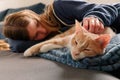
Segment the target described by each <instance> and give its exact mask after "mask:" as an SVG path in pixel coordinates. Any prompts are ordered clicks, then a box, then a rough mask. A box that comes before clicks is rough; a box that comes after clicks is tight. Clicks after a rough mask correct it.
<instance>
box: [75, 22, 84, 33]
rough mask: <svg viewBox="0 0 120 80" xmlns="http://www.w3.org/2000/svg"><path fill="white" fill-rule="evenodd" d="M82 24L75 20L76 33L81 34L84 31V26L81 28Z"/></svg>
mask: <svg viewBox="0 0 120 80" xmlns="http://www.w3.org/2000/svg"><path fill="white" fill-rule="evenodd" d="M81 24H82V23H80V22H79V21H78V20H75V31H76V32H79V31H80V32H81V31H82V26H81Z"/></svg>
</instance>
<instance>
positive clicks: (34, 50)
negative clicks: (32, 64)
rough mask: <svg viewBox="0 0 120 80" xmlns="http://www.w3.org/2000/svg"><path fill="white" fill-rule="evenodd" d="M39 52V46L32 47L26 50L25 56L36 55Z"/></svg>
mask: <svg viewBox="0 0 120 80" xmlns="http://www.w3.org/2000/svg"><path fill="white" fill-rule="evenodd" d="M38 53H39V48H35V47H31V48H28V49H27V50H26V51H25V52H24V56H25V57H29V56H35V55H36V54H38Z"/></svg>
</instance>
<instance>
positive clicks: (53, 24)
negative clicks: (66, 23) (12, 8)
mask: <svg viewBox="0 0 120 80" xmlns="http://www.w3.org/2000/svg"><path fill="white" fill-rule="evenodd" d="M29 18H30V19H33V20H36V21H37V22H38V23H41V24H43V25H44V24H45V26H44V27H46V28H47V29H49V30H50V31H57V30H58V29H59V28H60V26H61V25H60V22H59V21H58V20H57V19H56V18H55V16H54V14H53V5H48V6H46V8H45V10H44V13H42V14H40V15H38V14H36V13H34V12H33V11H30V10H23V11H20V12H16V13H13V14H10V15H8V16H7V17H6V18H5V20H4V28H3V34H4V35H5V36H6V37H8V38H11V39H15V40H29V39H30V38H29V35H28V31H27V29H26V27H27V25H28V24H29Z"/></svg>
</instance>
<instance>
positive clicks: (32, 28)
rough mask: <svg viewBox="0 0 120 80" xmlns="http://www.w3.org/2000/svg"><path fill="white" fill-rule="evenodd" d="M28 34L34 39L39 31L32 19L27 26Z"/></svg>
mask: <svg viewBox="0 0 120 80" xmlns="http://www.w3.org/2000/svg"><path fill="white" fill-rule="evenodd" d="M27 30H28V34H29V37H30V39H31V40H32V39H33V38H34V36H35V35H36V32H37V26H36V23H35V21H34V20H31V21H30V23H29V25H28V26H27Z"/></svg>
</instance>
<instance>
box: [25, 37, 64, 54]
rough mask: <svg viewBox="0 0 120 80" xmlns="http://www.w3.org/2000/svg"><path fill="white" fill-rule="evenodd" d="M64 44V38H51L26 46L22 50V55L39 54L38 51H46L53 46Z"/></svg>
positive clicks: (60, 46) (57, 46)
mask: <svg viewBox="0 0 120 80" xmlns="http://www.w3.org/2000/svg"><path fill="white" fill-rule="evenodd" d="M64 46H65V41H64V39H61V38H60V39H51V40H48V41H44V42H41V43H38V44H36V45H33V46H32V47H30V48H28V49H27V50H26V51H25V52H24V56H33V55H36V54H39V52H47V51H49V50H51V49H55V48H62V47H64Z"/></svg>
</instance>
